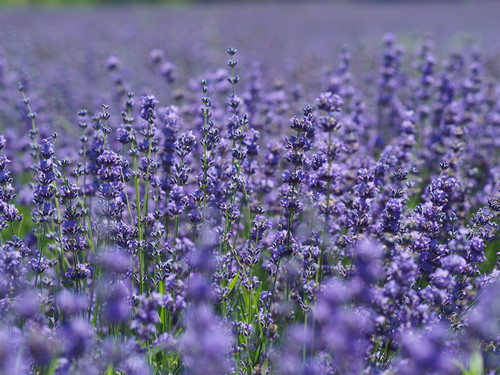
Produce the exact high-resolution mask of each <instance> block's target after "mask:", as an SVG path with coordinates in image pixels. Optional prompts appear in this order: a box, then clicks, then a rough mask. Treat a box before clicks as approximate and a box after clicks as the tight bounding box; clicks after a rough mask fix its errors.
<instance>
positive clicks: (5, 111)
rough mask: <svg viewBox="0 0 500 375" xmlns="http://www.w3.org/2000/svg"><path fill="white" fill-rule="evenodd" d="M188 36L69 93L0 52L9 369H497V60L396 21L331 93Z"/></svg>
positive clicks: (2, 281) (347, 67)
mask: <svg viewBox="0 0 500 375" xmlns="http://www.w3.org/2000/svg"><path fill="white" fill-rule="evenodd" d="M153 40H156V39H153ZM146 44H147V45H148V46H149V45H150V43H149V41H148V43H146ZM84 52H85V51H84ZM88 53H92V52H91V51H89V52H88ZM184 53H185V55H184V56H177V55H176V54H175V53H174V52H172V51H169V50H166V49H165V50H162V49H160V48H158V46H151V49H150V50H149V51H148V53H146V54H145V56H147V59H148V62H149V65H147V64H146V65H147V69H148V75H147V77H146V78H144V77H135V78H134V77H131V76H134V74H133V73H132V74H131V72H130V71H133V70H134V69H135V67H136V64H137V61H135V59H134V58H131V56H128V57H127V55H123V56H119V57H117V56H111V57H110V56H107V57H106V58H103V59H101V60H100V63H101V65H102V67H103V68H102V70H103V76H106V75H109V76H107V79H108V81H107V85H108V86H109V87H108V88H107V90H103V91H100V92H99V95H98V96H97V95H96V96H92V93H93V91H92V90H91V88H90V87H88V86H85V83H84V80H81V82H79V83H80V84H81V91H85V90H86V89H88V90H89V93H85V92H83V93H72V95H74V97H71V95H69V94H68V95H69V97H68V98H66V99H67V101H64V102H65V104H64V106H63V107H64V109H61V108H59V107H60V103H59V101H60V100H61V101H63V98H62V97H56V98H55V99H54V101H53V102H52V101H51V99H50V98H49V97H46V96H45V92H44V90H45V89H46V84H47V85H48V83H49V82H50V80H49V78H50V79H52V78H51V77H47V78H46V79H47V81H46V83H44V84H43V85H40V86H39V87H37V85H36V83H37V81H36V80H35V79H32V78H31V77H29V76H28V77H20V76H17V75H16V72H15V69H13V70H12V72H11V74H10V75H9V74H7V73H5V70H8V69H10V68H9V66H11V65H7V64H4V63H2V62H3V59H1V57H2V54H0V95H1V97H2V98H3V97H5V98H7V99H8V100H6V101H5V103H4V102H2V103H1V106H0V129H1V130H2V132H3V133H4V135H2V136H0V150H1V152H2V153H5V154H2V155H1V156H0V239H1V243H0V311H1V314H0V338H2V340H0V372H1V373H9V374H25V373H31V374H46V375H53V374H72V373H75V374H78V373H90V374H107V375H113V374H179V373H186V374H362V373H364V374H367V373H375V374H493V373H496V372H498V371H500V359H499V358H500V356H499V354H498V352H499V350H500V312H499V306H500V305H499V301H498V294H499V291H500V281H498V277H499V275H500V264H499V262H498V246H499V243H500V240H499V238H498V234H497V226H498V219H499V216H498V215H499V213H500V185H499V184H500V169H499V167H498V161H499V155H500V152H499V150H500V149H499V146H500V144H499V142H498V136H497V133H498V130H499V129H498V128H499V124H500V92H499V91H498V89H497V86H498V79H499V74H498V70H496V69H495V68H494V67H493V66H492V65H491V64H487V63H486V60H487V56H485V55H484V53H483V52H481V51H479V50H477V49H472V50H469V49H467V48H465V49H464V50H462V51H460V52H454V53H452V54H450V55H449V56H446V55H445V54H443V55H442V56H441V53H443V52H442V51H437V50H434V49H433V43H432V41H431V40H430V39H429V38H427V39H423V40H422V45H421V46H420V47H419V48H415V49H405V48H403V46H402V45H400V44H398V42H397V39H396V37H395V35H393V34H388V35H386V36H385V38H384V41H383V46H382V47H381V48H380V51H378V52H377V54H376V57H375V59H377V61H378V63H377V65H376V67H377V68H378V76H377V75H375V76H376V77H378V79H376V77H375V79H373V78H374V77H372V78H371V79H370V78H369V77H365V75H364V74H363V70H362V69H360V66H359V65H357V64H356V63H355V61H356V57H357V56H356V53H361V52H359V51H356V50H353V51H351V52H349V48H347V47H346V48H343V49H342V50H341V53H340V56H339V61H340V62H339V64H338V65H337V67H336V68H332V69H328V70H326V71H325V74H324V76H323V77H322V78H323V80H322V82H323V86H322V87H318V86H317V85H316V86H315V85H314V84H313V83H312V82H311V81H308V80H307V79H306V78H307V76H306V75H305V76H302V75H301V74H294V73H293V72H288V73H287V74H288V77H287V78H288V79H286V80H283V81H279V80H274V81H273V80H272V78H274V77H273V74H274V73H273V71H272V70H269V71H267V70H266V69H267V68H266V66H265V65H263V64H262V65H261V64H258V63H253V62H252V61H251V60H250V61H244V60H245V59H246V57H245V56H244V55H242V57H241V58H240V57H239V56H240V55H239V53H237V51H236V49H235V48H229V49H227V53H228V55H229V60H228V61H227V66H228V68H225V69H224V68H222V67H221V66H222V59H220V62H219V65H217V66H210V64H208V63H207V66H203V69H199V70H197V68H196V67H193V66H190V65H189V64H187V66H183V64H181V63H178V61H181V59H182V58H185V59H186V61H187V62H192V60H189V58H188V57H187V56H188V55H189V51H188V50H186V51H184ZM236 57H238V58H239V59H240V61H237V60H236ZM372 57H373V56H372ZM6 59H7V60H9V59H13V61H14V64H15V63H16V60H15V59H16V56H10V55H9V54H8V53H7V54H6ZM92 61H94V60H93V59H92ZM198 63H199V61H198ZM249 63H250V64H249ZM245 64H247V65H245ZM89 69H90V68H89ZM190 69H192V70H190ZM92 72H93V71H92V69H90V70H89V71H88V72H87V73H86V74H88V75H89V76H92V74H93V73H92ZM186 72H187V73H186ZM197 72H200V73H199V74H198V73H197ZM236 73H238V75H237V74H236ZM14 76H15V78H18V80H19V81H20V83H19V85H18V86H16V84H14V78H13V77H14ZM137 76H140V73H137ZM110 77H111V82H110V81H109V78H110ZM303 77H304V81H303V82H302V81H301V78H303ZM100 78H102V77H100ZM79 79H81V76H76V78H75V81H79ZM105 79H106V78H105ZM142 79H143V81H141V80H142ZM148 79H149V80H150V81H148ZM148 82H150V83H149V84H148ZM101 83H102V82H99V85H100V84H101ZM200 83H201V85H200ZM295 83H297V84H299V83H300V84H302V85H303V86H297V85H295ZM16 88H17V89H18V91H17V90H16ZM132 88H133V89H134V91H136V92H139V93H140V94H141V95H140V96H138V100H136V99H135V98H136V97H135V96H134V94H133V93H132V91H130V89H132ZM165 90H167V91H168V94H164V92H163V91H165ZM28 95H29V96H28ZM87 95H88V96H89V97H91V99H90V100H87V99H85V97H86V96H87ZM44 98H45V99H46V100H45V99H44ZM200 99H201V100H200ZM6 103H7V104H9V105H10V106H12V108H10V107H9V106H8V105H6ZM103 103H109V104H103ZM4 104H5V105H4ZM81 106H83V107H86V108H88V109H78V108H80V107H81ZM34 109H36V114H35V111H34ZM69 109H71V111H69V112H72V113H73V114H71V115H68V113H67V111H68V110H69ZM58 119H59V120H58ZM61 119H62V120H61ZM17 124H19V126H18V125H17ZM56 131H57V132H56Z"/></svg>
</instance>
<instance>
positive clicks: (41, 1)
mask: <svg viewBox="0 0 500 375" xmlns="http://www.w3.org/2000/svg"><path fill="white" fill-rule="evenodd" d="M313 1H314V2H330V3H332V2H335V3H340V2H344V3H411V2H413V3H424V2H427V3H430V2H432V3H436V2H447V3H461V2H464V1H467V0H307V1H304V0H0V4H9V5H99V4H160V3H170V4H189V3H204V4H207V3H224V2H225V3H269V2H279V3H299V2H308V3H310V2H313ZM469 1H470V2H475V3H477V2H478V1H473V0H469Z"/></svg>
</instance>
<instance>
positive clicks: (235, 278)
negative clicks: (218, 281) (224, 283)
mask: <svg viewBox="0 0 500 375" xmlns="http://www.w3.org/2000/svg"><path fill="white" fill-rule="evenodd" d="M239 276H240V271H238V273H237V274H236V275H235V276H234V277H233V279H232V280H231V282H230V283H229V286H228V289H229V292H227V295H229V293H231V291H232V290H233V288H234V286H235V285H236V281H238V277H239Z"/></svg>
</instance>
